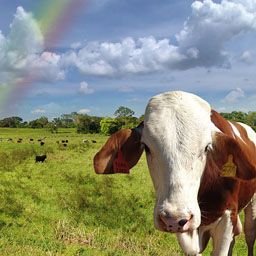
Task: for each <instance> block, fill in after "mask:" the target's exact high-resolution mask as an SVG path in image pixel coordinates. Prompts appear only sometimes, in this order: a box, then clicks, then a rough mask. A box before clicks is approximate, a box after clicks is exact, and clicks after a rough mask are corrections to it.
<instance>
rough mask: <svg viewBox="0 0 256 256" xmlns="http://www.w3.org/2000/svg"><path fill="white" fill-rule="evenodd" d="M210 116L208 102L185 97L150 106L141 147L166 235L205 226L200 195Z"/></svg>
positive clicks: (175, 95)
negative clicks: (143, 146)
mask: <svg viewBox="0 0 256 256" xmlns="http://www.w3.org/2000/svg"><path fill="white" fill-rule="evenodd" d="M210 115H211V108H210V106H209V104H208V103H207V102H205V101H203V100H202V99H200V98H199V97H197V96H195V95H192V94H189V93H184V92H172V93H165V94H161V95H158V96H155V97H153V98H152V99H151V100H150V102H149V104H148V106H147V109H146V112H145V120H144V129H143V133H142V138H141V141H142V143H144V144H145V150H146V155H147V163H148V167H149V170H150V174H151V177H152V180H153V184H154V188H155V191H156V204H155V211H154V219H155V226H156V228H158V229H159V230H161V231H169V232H185V231H188V230H194V229H196V228H197V227H198V226H199V225H200V222H201V215H200V209H199V205H198V201H197V195H198V190H199V186H200V179H201V177H202V174H203V171H204V168H205V164H206V153H207V148H208V147H209V145H211V143H212V136H211V133H212V123H211V120H210Z"/></svg>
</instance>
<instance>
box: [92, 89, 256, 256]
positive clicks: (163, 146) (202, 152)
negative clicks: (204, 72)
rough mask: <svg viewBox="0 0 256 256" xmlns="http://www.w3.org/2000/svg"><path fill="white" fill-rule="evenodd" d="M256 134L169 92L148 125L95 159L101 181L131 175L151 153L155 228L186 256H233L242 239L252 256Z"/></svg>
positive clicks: (156, 100)
mask: <svg viewBox="0 0 256 256" xmlns="http://www.w3.org/2000/svg"><path fill="white" fill-rule="evenodd" d="M255 146H256V134H255V132H254V131H253V130H252V129H251V128H250V127H249V126H247V125H245V124H242V123H236V122H230V121H227V120H226V119H224V118H223V117H222V116H221V115H220V114H219V113H217V112H216V111H214V110H212V109H211V107H210V105H209V104H208V103H207V102H206V101H204V100H203V99H201V98H199V97H198V96H196V95H193V94H190V93H185V92H180V91H178V92H167V93H163V94H160V95H157V96H155V97H153V98H152V99H151V100H150V101H149V103H148V105H147V108H146V111H145V120H144V123H142V124H141V125H140V126H138V127H136V128H135V129H123V130H120V131H118V132H116V133H115V134H113V135H112V136H111V137H110V138H109V139H108V141H107V142H106V144H105V145H104V146H103V147H102V149H101V150H100V151H99V152H98V153H97V154H96V155H95V157H94V168H95V171H96V173H99V174H107V173H129V169H130V168H132V167H133V166H134V165H136V163H137V162H138V160H139V159H140V156H141V154H142V152H143V150H145V152H146V157H147V163H148V167H149V171H150V174H151V178H152V180H153V184H154V188H155V191H156V204H155V210H154V222H155V226H156V228H157V229H159V230H160V231H165V232H171V233H176V236H177V238H178V241H179V244H180V246H181V248H182V250H183V251H184V253H185V254H187V255H198V254H199V253H201V252H203V251H204V249H205V247H206V246H207V243H208V241H209V239H210V237H211V238H212V239H213V253H212V255H215V256H216V255H219V256H220V255H231V254H232V247H233V245H234V241H235V240H234V238H235V236H236V235H238V234H239V233H241V231H242V224H241V222H240V219H239V215H238V213H239V212H240V211H241V210H242V209H245V229H244V231H245V238H246V242H247V246H248V255H250V256H252V255H253V247H254V242H255V238H256V195H255V192H256V147H255Z"/></svg>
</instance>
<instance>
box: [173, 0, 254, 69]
mask: <svg viewBox="0 0 256 256" xmlns="http://www.w3.org/2000/svg"><path fill="white" fill-rule="evenodd" d="M252 7H253V8H252ZM255 9H256V2H255V1H228V0H223V1H221V2H220V3H214V2H213V1H212V0H204V1H195V2H193V4H192V15H191V16H190V17H189V19H188V20H187V21H186V23H185V24H184V28H183V29H182V30H181V31H180V33H178V34H177V35H176V38H177V41H178V45H179V50H180V52H181V53H184V52H186V51H187V49H188V48H194V49H197V50H198V56H197V58H194V59H188V60H186V61H185V62H184V66H185V67H193V66H223V65H228V54H227V52H226V51H225V44H226V43H227V42H229V41H230V40H231V39H233V38H235V37H236V36H237V35H239V34H241V33H246V32H249V31H254V30H255V28H256V12H255Z"/></svg>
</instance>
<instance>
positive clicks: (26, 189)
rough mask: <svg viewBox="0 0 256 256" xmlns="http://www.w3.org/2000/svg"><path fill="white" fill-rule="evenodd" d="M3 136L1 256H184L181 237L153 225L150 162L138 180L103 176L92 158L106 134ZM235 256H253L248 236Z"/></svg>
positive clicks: (137, 172) (141, 166)
mask: <svg viewBox="0 0 256 256" xmlns="http://www.w3.org/2000/svg"><path fill="white" fill-rule="evenodd" d="M43 137H46V139H45V145H44V146H40V145H39V142H38V141H37V140H38V139H40V138H43ZM0 138H4V140H3V141H2V142H0V171H1V179H0V255H1V256H4V255H6V256H7V255H8V256H10V255H24V256H28V255H33V256H35V255H93V256H94V255H96V256H97V255H100V256H104V255H109V256H119V255H126V256H128V255H133V256H135V255H152V256H157V255H162V256H165V255H166V256H167V255H182V252H181V251H180V249H179V246H178V244H177V241H176V238H175V236H174V235H172V234H166V233H161V232H159V231H156V230H155V229H154V227H153V207H154V192H153V187H152V184H151V180H150V177H149V173H148V170H147V166H146V161H145V157H144V156H143V157H142V159H141V160H140V162H139V163H138V164H137V166H136V167H135V168H134V169H133V170H132V172H131V174H130V175H124V174H118V175H110V176H101V175H96V174H95V173H94V171H93V166H92V159H93V156H94V154H95V153H96V152H97V150H98V149H99V148H100V147H101V146H102V144H103V143H104V142H105V141H106V139H107V137H105V136H101V135H78V134H76V133H75V131H74V130H72V129H63V130H60V131H59V133H58V134H51V133H50V132H49V131H47V130H41V129H0ZM7 138H12V139H13V142H7ZM18 138H22V139H23V141H22V143H17V140H18ZM30 138H33V139H34V143H30V142H29V139H30ZM83 139H87V140H89V142H88V143H83ZM61 140H68V141H69V142H68V146H67V147H64V146H63V145H62V143H57V141H59V142H60V141H61ZM91 140H96V141H97V143H92V142H91ZM45 153H46V154H47V159H46V161H45V162H44V163H35V155H39V154H45ZM209 247H210V246H209ZM204 255H210V248H208V249H207V250H206V252H205V253H204ZM233 255H239V256H242V255H246V245H245V242H244V238H243V235H241V236H240V237H239V238H238V239H237V242H236V246H235V252H234V254H233Z"/></svg>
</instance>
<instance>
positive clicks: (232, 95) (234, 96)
mask: <svg viewBox="0 0 256 256" xmlns="http://www.w3.org/2000/svg"><path fill="white" fill-rule="evenodd" d="M243 98H245V93H244V91H243V90H242V89H241V88H236V89H234V90H232V91H231V92H229V93H228V94H227V95H226V96H225V98H224V99H223V102H224V103H235V102H238V101H240V100H241V99H243Z"/></svg>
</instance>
